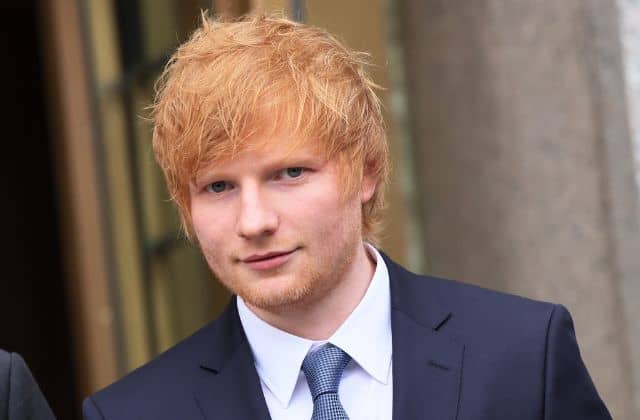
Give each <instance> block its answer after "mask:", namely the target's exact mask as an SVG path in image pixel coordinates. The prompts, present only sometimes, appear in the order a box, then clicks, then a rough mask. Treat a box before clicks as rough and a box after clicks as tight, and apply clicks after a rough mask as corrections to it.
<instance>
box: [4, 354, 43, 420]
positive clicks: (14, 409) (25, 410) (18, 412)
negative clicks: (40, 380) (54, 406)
mask: <svg viewBox="0 0 640 420" xmlns="http://www.w3.org/2000/svg"><path fill="white" fill-rule="evenodd" d="M0 420H55V417H54V416H53V413H52V412H51V409H50V408H49V405H48V404H47V401H46V400H45V399H44V396H43V395H42V393H41V392H40V388H39V387H38V384H37V383H36V381H35V379H33V376H32V375H31V372H30V371H29V368H28V367H27V364H26V363H25V362H24V360H23V359H22V357H20V355H18V354H16V353H7V352H6V351H4V350H0Z"/></svg>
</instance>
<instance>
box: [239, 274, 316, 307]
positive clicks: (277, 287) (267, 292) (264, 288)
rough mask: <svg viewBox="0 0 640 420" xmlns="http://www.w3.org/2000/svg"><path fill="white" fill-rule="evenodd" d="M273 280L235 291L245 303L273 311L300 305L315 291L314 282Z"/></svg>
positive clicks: (291, 277) (288, 279) (291, 278)
mask: <svg viewBox="0 0 640 420" xmlns="http://www.w3.org/2000/svg"><path fill="white" fill-rule="evenodd" d="M284 277H285V278H271V279H264V280H262V281H258V282H257V283H254V284H252V285H246V284H245V287H239V288H237V290H233V291H234V293H236V294H237V295H238V296H240V297H242V299H244V301H245V302H247V303H248V304H249V305H251V306H255V307H257V308H260V309H263V310H266V311H273V310H277V309H279V308H280V309H281V308H283V307H287V306H292V305H296V304H300V303H302V302H304V301H306V299H307V298H308V297H309V296H310V295H311V292H312V291H313V290H314V287H313V283H314V282H313V281H310V280H309V279H307V281H303V282H301V281H300V277H297V276H284Z"/></svg>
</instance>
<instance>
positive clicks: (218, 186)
mask: <svg viewBox="0 0 640 420" xmlns="http://www.w3.org/2000/svg"><path fill="white" fill-rule="evenodd" d="M227 185H228V184H227V182H226V181H216V182H212V183H211V184H209V185H207V191H209V192H214V193H221V192H223V191H224V190H226V189H227Z"/></svg>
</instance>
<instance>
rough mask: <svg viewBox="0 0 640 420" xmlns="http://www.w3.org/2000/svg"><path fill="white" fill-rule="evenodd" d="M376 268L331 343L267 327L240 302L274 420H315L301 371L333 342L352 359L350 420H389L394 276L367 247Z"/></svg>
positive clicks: (346, 400) (344, 397) (343, 387)
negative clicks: (316, 352) (312, 356)
mask: <svg viewBox="0 0 640 420" xmlns="http://www.w3.org/2000/svg"><path fill="white" fill-rule="evenodd" d="M367 250H368V251H369V253H370V254H371V255H372V256H374V257H375V260H376V269H375V272H374V274H373V278H372V280H371V284H370V285H369V288H368V289H367V291H366V293H365V295H364V296H363V298H362V300H361V301H360V303H359V304H358V306H356V308H355V309H354V310H353V312H352V313H351V314H350V315H349V317H348V318H347V319H346V320H345V321H344V323H343V324H342V325H341V326H340V327H339V328H338V330H337V331H336V332H335V333H334V334H333V335H332V336H331V337H330V338H329V340H327V341H320V342H318V341H312V340H307V339H304V338H301V337H298V336H295V335H292V334H289V333H287V332H285V331H282V330H280V329H278V328H275V327H274V326H272V325H270V324H268V323H266V322H265V321H263V320H262V319H260V318H259V317H258V316H256V315H255V314H254V313H253V312H252V311H251V310H250V309H249V308H248V307H247V305H246V304H245V302H244V301H243V300H242V299H241V298H240V297H238V300H237V304H238V313H239V315H240V321H241V322H242V327H243V328H244V331H245V333H246V335H247V339H248V340H249V345H250V346H251V350H252V351H253V356H254V360H255V365H256V370H257V372H258V375H259V377H260V384H261V385H262V392H263V393H264V397H265V400H266V402H267V408H268V409H269V413H270V414H271V418H272V419H273V420H289V419H290V420H304V419H310V418H311V414H312V413H313V401H312V400H311V393H310V391H309V385H308V384H307V380H306V378H305V376H304V373H302V371H301V370H300V367H301V366H302V361H303V360H304V358H305V356H306V355H307V353H309V351H312V350H313V349H315V348H317V347H319V346H321V345H324V344H325V343H327V342H329V343H332V344H334V345H336V346H338V347H340V348H341V349H342V350H344V351H345V352H346V353H347V354H349V355H350V356H351V361H350V362H349V364H348V365H347V367H346V368H345V370H344V373H343V374H342V380H341V381H340V389H339V391H338V394H339V397H340V401H341V402H342V405H343V407H344V409H345V410H346V412H347V414H348V415H349V418H350V419H351V420H365V419H366V420H389V419H391V415H392V403H393V388H392V387H393V380H392V368H391V349H392V345H391V302H390V291H389V272H388V271H387V266H386V264H385V263H384V260H383V259H382V256H381V255H380V253H379V252H378V251H377V250H376V249H375V248H374V247H372V246H370V245H368V244H367Z"/></svg>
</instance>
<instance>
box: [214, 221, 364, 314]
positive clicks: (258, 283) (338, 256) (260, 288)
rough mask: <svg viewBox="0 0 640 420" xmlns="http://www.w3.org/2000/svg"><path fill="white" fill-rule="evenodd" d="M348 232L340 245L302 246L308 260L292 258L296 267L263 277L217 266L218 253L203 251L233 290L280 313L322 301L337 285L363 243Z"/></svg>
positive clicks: (259, 305)
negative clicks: (216, 254)
mask: <svg viewBox="0 0 640 420" xmlns="http://www.w3.org/2000/svg"><path fill="white" fill-rule="evenodd" d="M353 231H359V229H353ZM344 233H346V232H344ZM344 236H345V237H344V240H341V241H338V242H333V243H334V244H339V245H340V247H336V246H331V244H332V242H330V241H327V242H326V243H323V244H319V245H318V247H316V248H315V249H314V248H311V249H309V248H308V247H302V248H299V250H298V251H296V252H297V253H304V254H306V255H304V257H303V256H300V255H299V257H301V258H300V260H302V259H304V261H296V262H293V261H292V267H283V268H282V269H276V270H275V271H274V272H273V273H269V274H267V275H264V276H261V278H256V276H255V275H252V274H250V273H246V271H245V270H233V271H234V272H227V271H225V270H224V269H223V268H217V267H218V265H217V264H216V262H215V260H216V257H215V254H214V253H213V252H210V251H208V250H205V249H204V248H203V249H202V252H203V254H204V255H205V258H206V260H207V263H208V264H209V267H210V268H211V270H212V272H213V274H214V276H215V277H216V278H217V280H218V281H219V282H220V283H221V284H222V285H223V286H225V287H226V288H227V289H228V290H229V291H230V292H231V293H233V294H236V295H238V296H240V297H241V298H242V299H243V300H244V301H245V302H246V303H247V305H248V306H250V307H251V306H253V307H257V308H260V309H262V310H265V311H267V312H272V313H278V312H280V311H281V310H284V309H291V308H295V307H304V306H308V305H310V304H312V303H313V302H316V301H320V300H322V299H323V298H324V297H326V296H327V295H328V294H330V292H331V291H332V290H334V289H335V288H336V287H337V285H338V283H339V282H340V281H341V280H342V279H343V278H344V277H345V274H346V273H347V272H348V271H349V267H350V265H351V264H352V262H353V260H354V256H355V254H356V252H357V247H358V246H359V245H361V244H362V241H361V237H360V236H359V234H357V236H354V235H353V234H352V235H344ZM348 237H350V238H351V239H348ZM293 265H295V267H293Z"/></svg>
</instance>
